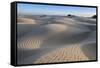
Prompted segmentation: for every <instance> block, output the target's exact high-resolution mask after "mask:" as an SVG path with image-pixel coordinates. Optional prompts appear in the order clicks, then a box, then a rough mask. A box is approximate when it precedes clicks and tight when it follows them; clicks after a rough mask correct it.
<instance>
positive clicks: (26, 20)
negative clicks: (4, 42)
mask: <svg viewBox="0 0 100 68" xmlns="http://www.w3.org/2000/svg"><path fill="white" fill-rule="evenodd" d="M17 22H18V24H36V22H35V20H33V19H29V18H18V19H17Z"/></svg>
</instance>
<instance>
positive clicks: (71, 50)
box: [17, 16, 96, 64]
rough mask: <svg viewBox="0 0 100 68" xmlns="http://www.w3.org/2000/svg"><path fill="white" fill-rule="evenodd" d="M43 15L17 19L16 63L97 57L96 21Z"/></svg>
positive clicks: (65, 60) (83, 59)
mask: <svg viewBox="0 0 100 68" xmlns="http://www.w3.org/2000/svg"><path fill="white" fill-rule="evenodd" d="M48 17H49V16H48ZM45 18H46V17H45ZM45 18H42V19H41V17H40V19H39V18H37V19H27V18H20V19H18V30H17V32H18V40H17V43H18V44H17V48H18V49H17V51H18V52H17V54H18V64H38V63H54V62H72V61H87V60H96V21H95V20H92V19H89V18H81V17H73V18H68V17H54V18H53V19H52V18H46V19H45ZM20 22H21V24H20ZM30 23H31V25H30ZM34 24H35V25H34Z"/></svg>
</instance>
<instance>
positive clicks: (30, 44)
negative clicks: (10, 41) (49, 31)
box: [18, 37, 43, 50]
mask: <svg viewBox="0 0 100 68" xmlns="http://www.w3.org/2000/svg"><path fill="white" fill-rule="evenodd" d="M42 42H43V39H42V38H34V37H31V38H27V39H24V40H21V41H20V42H19V43H18V48H22V49H26V50H27V49H37V48H40V45H41V44H42Z"/></svg>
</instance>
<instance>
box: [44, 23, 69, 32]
mask: <svg viewBox="0 0 100 68" xmlns="http://www.w3.org/2000/svg"><path fill="white" fill-rule="evenodd" d="M44 28H46V29H47V30H48V31H49V32H50V33H53V32H54V33H60V32H63V31H65V30H66V29H67V26H66V25H63V24H48V25H45V26H44Z"/></svg>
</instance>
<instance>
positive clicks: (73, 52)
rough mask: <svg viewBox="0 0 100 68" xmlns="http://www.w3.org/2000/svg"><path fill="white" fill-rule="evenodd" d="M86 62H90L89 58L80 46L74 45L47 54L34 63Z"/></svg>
mask: <svg viewBox="0 0 100 68" xmlns="http://www.w3.org/2000/svg"><path fill="white" fill-rule="evenodd" d="M65 46H66V45H65ZM84 60H89V58H88V57H87V56H86V55H85V54H84V53H83V51H82V50H81V48H80V45H79V44H73V45H70V46H68V47H63V48H58V49H56V50H54V51H52V52H50V53H47V54H45V55H43V56H41V57H40V58H39V59H37V60H36V61H35V62H33V63H52V62H71V61H84Z"/></svg>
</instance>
